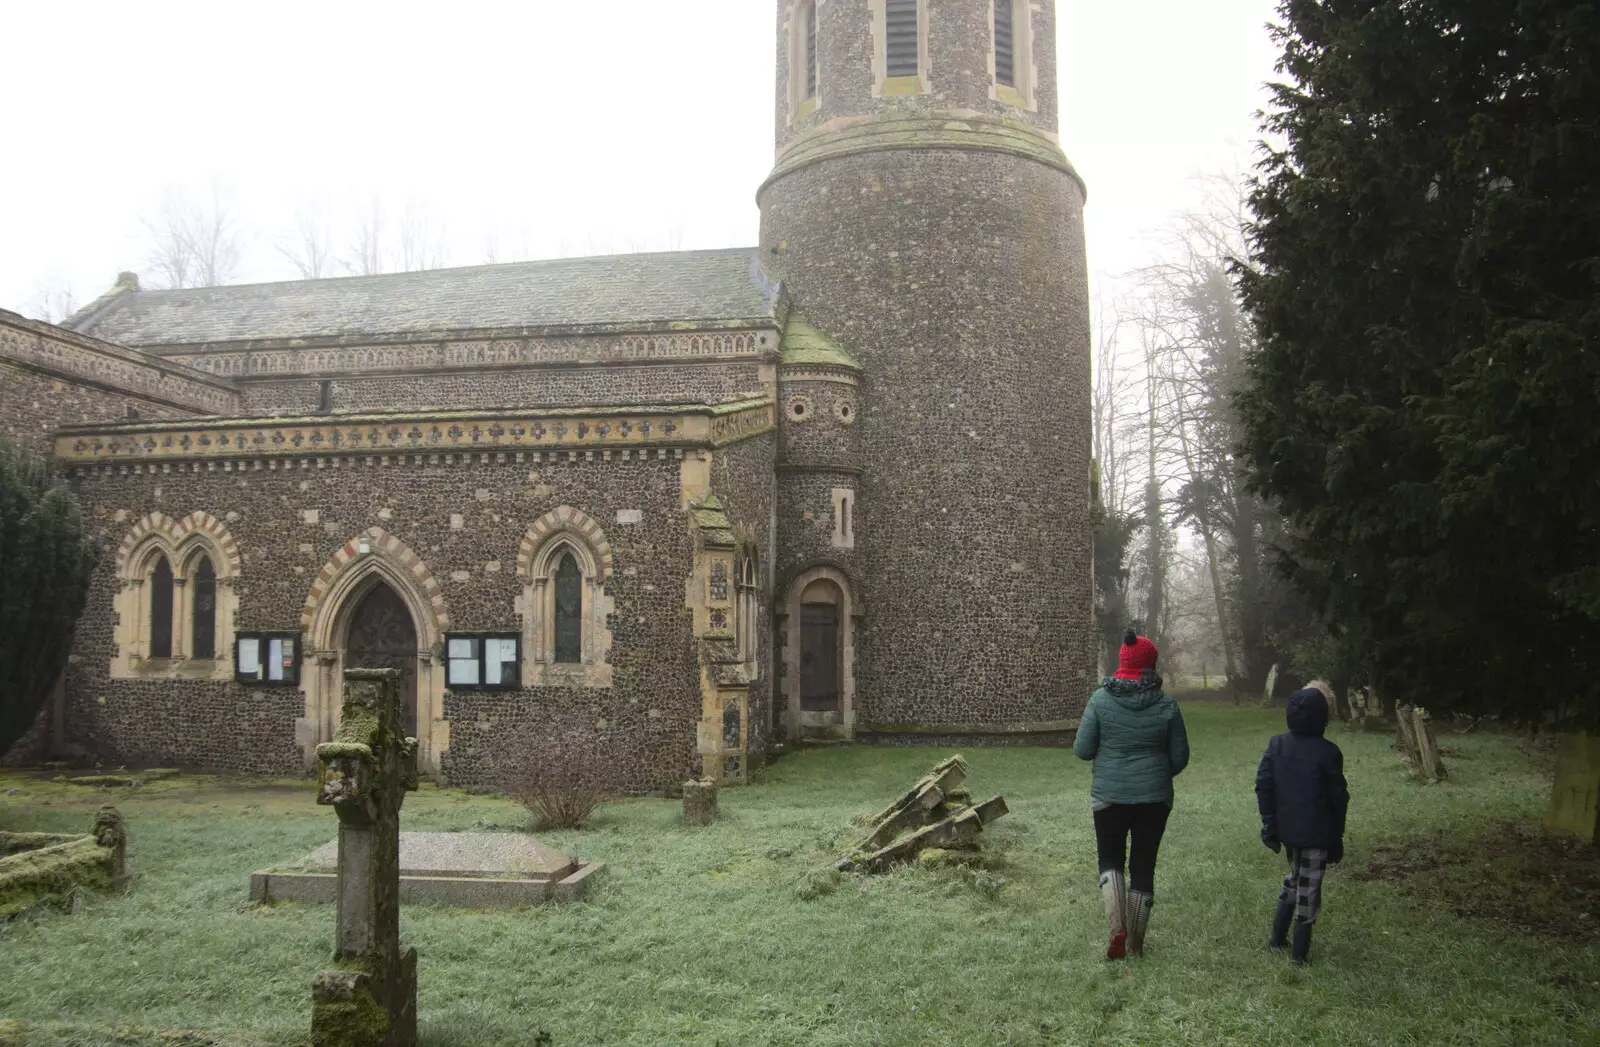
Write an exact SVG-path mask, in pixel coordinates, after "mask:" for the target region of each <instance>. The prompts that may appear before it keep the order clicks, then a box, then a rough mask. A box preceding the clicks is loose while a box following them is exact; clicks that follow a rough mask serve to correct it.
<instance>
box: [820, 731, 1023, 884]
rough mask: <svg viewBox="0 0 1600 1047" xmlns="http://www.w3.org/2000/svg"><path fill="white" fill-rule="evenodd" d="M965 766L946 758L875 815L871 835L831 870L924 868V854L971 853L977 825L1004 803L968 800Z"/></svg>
mask: <svg viewBox="0 0 1600 1047" xmlns="http://www.w3.org/2000/svg"><path fill="white" fill-rule="evenodd" d="M966 777H967V763H966V761H965V760H963V759H962V758H961V757H960V756H952V757H951V758H950V759H948V760H945V761H944V762H943V763H940V764H939V765H938V766H936V767H934V768H933V770H931V771H929V772H928V773H927V774H926V775H924V776H923V777H922V779H921V780H920V781H919V782H917V784H916V785H914V786H912V787H911V788H910V789H909V790H907V791H906V792H905V793H904V794H902V795H901V796H900V798H899V799H897V800H896V801H895V802H894V803H892V804H890V805H889V806H888V807H885V808H884V809H883V810H882V811H880V812H878V814H877V815H875V816H874V817H873V819H872V823H871V824H872V831H871V832H870V833H868V834H867V836H866V838H865V839H864V840H862V841H861V843H859V844H858V845H856V847H855V848H854V849H853V850H852V851H851V852H850V854H849V856H847V857H845V858H842V859H840V860H839V862H838V864H837V865H836V866H835V868H837V869H838V870H839V871H840V872H869V873H875V872H883V871H884V870H886V869H888V868H890V867H892V866H894V865H898V864H900V863H901V862H908V861H913V860H920V861H923V862H924V864H930V863H931V861H930V858H929V857H928V856H927V854H926V852H928V851H930V850H931V851H941V850H944V851H951V850H972V849H976V848H977V846H978V835H979V834H980V833H981V832H983V827H984V826H985V825H987V824H989V823H990V822H992V821H994V820H995V819H997V818H1000V817H1003V816H1004V815H1005V814H1006V813H1007V808H1006V801H1005V799H1004V798H1002V797H999V796H992V797H990V798H989V799H987V800H984V801H983V802H981V803H976V804H974V803H973V802H972V794H971V792H970V791H968V790H967V789H966V788H964V787H963V786H964V783H965V782H966Z"/></svg>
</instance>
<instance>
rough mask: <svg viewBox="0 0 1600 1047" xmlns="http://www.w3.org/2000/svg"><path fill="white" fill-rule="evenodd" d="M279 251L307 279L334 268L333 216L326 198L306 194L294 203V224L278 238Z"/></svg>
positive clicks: (316, 277)
mask: <svg viewBox="0 0 1600 1047" xmlns="http://www.w3.org/2000/svg"><path fill="white" fill-rule="evenodd" d="M278 253H279V254H281V255H283V256H284V257H285V258H287V259H289V262H290V263H291V264H292V265H293V266H294V267H295V270H296V271H297V272H298V273H299V274H300V275H301V277H303V278H304V279H307V280H319V279H321V278H322V277H324V276H330V275H332V271H333V220H332V218H331V217H330V216H329V213H328V205H327V203H326V202H325V201H322V200H318V199H312V198H310V197H306V198H303V199H301V200H299V201H298V202H297V203H296V204H295V208H294V228H293V229H292V230H290V231H289V232H288V233H287V234H285V235H284V236H283V237H281V238H280V239H279V242H278Z"/></svg>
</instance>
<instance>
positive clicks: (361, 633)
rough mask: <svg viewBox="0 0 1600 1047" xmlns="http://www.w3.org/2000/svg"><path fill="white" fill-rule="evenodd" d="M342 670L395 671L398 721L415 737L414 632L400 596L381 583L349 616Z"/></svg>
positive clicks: (414, 626)
mask: <svg viewBox="0 0 1600 1047" xmlns="http://www.w3.org/2000/svg"><path fill="white" fill-rule="evenodd" d="M344 667H345V668H346V669H399V670H400V719H401V726H402V728H403V729H404V731H405V733H406V735H407V737H411V738H415V737H416V736H417V628H416V625H415V624H414V623H413V622H412V621H411V611H410V610H409V609H408V608H407V607H406V605H405V601H404V600H402V599H400V595H399V594H398V593H396V592H395V591H394V590H393V589H391V588H389V586H387V585H385V584H384V583H383V582H379V583H378V584H377V585H374V586H373V587H372V588H371V589H369V590H368V591H367V594H366V595H365V596H363V597H362V598H361V602H360V603H359V604H357V605H356V609H355V612H354V613H353V614H351V616H350V637H349V639H348V640H346V641H345V654H344Z"/></svg>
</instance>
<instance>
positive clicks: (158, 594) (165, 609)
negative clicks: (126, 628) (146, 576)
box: [148, 556, 173, 658]
mask: <svg viewBox="0 0 1600 1047" xmlns="http://www.w3.org/2000/svg"><path fill="white" fill-rule="evenodd" d="M148 584H149V586H150V651H149V655H148V657H150V658H171V657H172V588H173V586H172V564H170V563H168V562H167V558H166V557H165V556H157V557H156V561H155V565H154V566H153V567H152V568H151V569H150V581H149V583H148Z"/></svg>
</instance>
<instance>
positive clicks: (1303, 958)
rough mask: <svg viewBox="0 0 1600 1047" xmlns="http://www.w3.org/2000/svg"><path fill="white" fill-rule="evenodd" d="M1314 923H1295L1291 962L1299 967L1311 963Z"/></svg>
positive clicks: (1297, 921) (1290, 955)
mask: <svg viewBox="0 0 1600 1047" xmlns="http://www.w3.org/2000/svg"><path fill="white" fill-rule="evenodd" d="M1315 926H1316V924H1314V923H1302V922H1300V921H1299V920H1296V921H1295V922H1294V948H1293V949H1292V950H1291V951H1290V953H1289V960H1290V962H1291V963H1294V964H1295V965H1297V966H1304V965H1306V964H1308V963H1310V962H1311V928H1313V927H1315Z"/></svg>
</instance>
